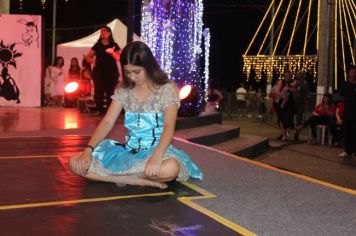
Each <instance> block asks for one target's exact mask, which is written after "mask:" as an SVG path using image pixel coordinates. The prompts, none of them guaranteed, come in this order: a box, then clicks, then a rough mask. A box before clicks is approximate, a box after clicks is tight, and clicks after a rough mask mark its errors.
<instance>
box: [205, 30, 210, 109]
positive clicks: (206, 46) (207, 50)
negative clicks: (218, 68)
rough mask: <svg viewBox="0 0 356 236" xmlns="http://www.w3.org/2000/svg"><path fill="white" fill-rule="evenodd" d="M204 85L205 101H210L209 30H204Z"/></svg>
mask: <svg viewBox="0 0 356 236" xmlns="http://www.w3.org/2000/svg"><path fill="white" fill-rule="evenodd" d="M203 36H204V52H205V54H204V62H205V64H204V65H205V66H204V84H205V91H204V94H205V97H204V100H205V101H206V102H207V101H208V86H209V58H210V30H209V28H206V29H204V31H203Z"/></svg>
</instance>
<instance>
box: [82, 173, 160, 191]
mask: <svg viewBox="0 0 356 236" xmlns="http://www.w3.org/2000/svg"><path fill="white" fill-rule="evenodd" d="M83 177H85V178H88V179H91V180H95V181H102V182H109V183H115V184H128V185H138V186H149V187H154V188H160V189H165V188H167V185H166V184H165V183H158V182H155V181H152V180H148V179H143V178H140V177H134V176H130V175H109V176H100V175H98V174H96V173H94V172H90V171H88V173H87V174H86V175H85V176H83Z"/></svg>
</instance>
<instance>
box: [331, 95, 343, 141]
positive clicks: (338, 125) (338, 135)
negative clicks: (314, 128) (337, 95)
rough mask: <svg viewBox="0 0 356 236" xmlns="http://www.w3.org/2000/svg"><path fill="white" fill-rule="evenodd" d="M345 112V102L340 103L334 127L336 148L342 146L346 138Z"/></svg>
mask: <svg viewBox="0 0 356 236" xmlns="http://www.w3.org/2000/svg"><path fill="white" fill-rule="evenodd" d="M344 110H345V103H344V101H340V102H339V103H338V104H337V107H336V112H335V119H334V123H333V127H332V134H333V143H334V146H335V147H340V146H341V141H342V139H343V136H344V135H343V120H344Z"/></svg>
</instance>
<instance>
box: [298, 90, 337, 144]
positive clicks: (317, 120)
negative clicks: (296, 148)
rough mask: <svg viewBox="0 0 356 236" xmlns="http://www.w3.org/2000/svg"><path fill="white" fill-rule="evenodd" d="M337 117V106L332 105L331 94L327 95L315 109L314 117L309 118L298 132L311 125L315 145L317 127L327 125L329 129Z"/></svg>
mask: <svg viewBox="0 0 356 236" xmlns="http://www.w3.org/2000/svg"><path fill="white" fill-rule="evenodd" d="M334 115H335V106H334V105H333V103H332V98H331V94H329V93H325V94H324V95H323V98H322V100H321V103H319V104H317V105H316V106H315V108H314V111H313V115H312V116H311V117H309V118H308V119H307V120H306V121H305V122H304V123H303V124H302V125H299V126H297V127H296V132H299V131H300V130H302V129H303V128H305V127H307V126H308V125H310V129H311V133H312V135H313V139H312V140H311V141H310V143H311V144H314V143H315V141H316V126H317V125H327V126H328V127H329V128H330V127H331V124H332V119H333V117H334Z"/></svg>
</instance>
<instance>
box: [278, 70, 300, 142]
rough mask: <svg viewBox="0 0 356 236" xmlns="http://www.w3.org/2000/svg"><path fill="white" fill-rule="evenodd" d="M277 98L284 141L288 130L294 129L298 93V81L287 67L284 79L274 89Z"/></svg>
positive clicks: (286, 138) (279, 121)
mask: <svg viewBox="0 0 356 236" xmlns="http://www.w3.org/2000/svg"><path fill="white" fill-rule="evenodd" d="M274 93H275V98H276V99H278V100H276V102H274V104H273V105H274V108H275V111H276V114H277V120H278V123H279V124H278V125H279V128H280V129H281V131H282V133H281V135H280V137H281V139H282V141H286V140H288V131H289V130H291V129H294V128H295V127H294V108H295V107H294V102H295V101H294V100H295V98H294V97H295V93H296V83H295V81H294V80H293V78H292V73H291V72H290V71H289V70H288V69H287V70H286V71H285V73H284V79H281V80H279V81H278V83H277V84H276V88H275V89H274Z"/></svg>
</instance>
